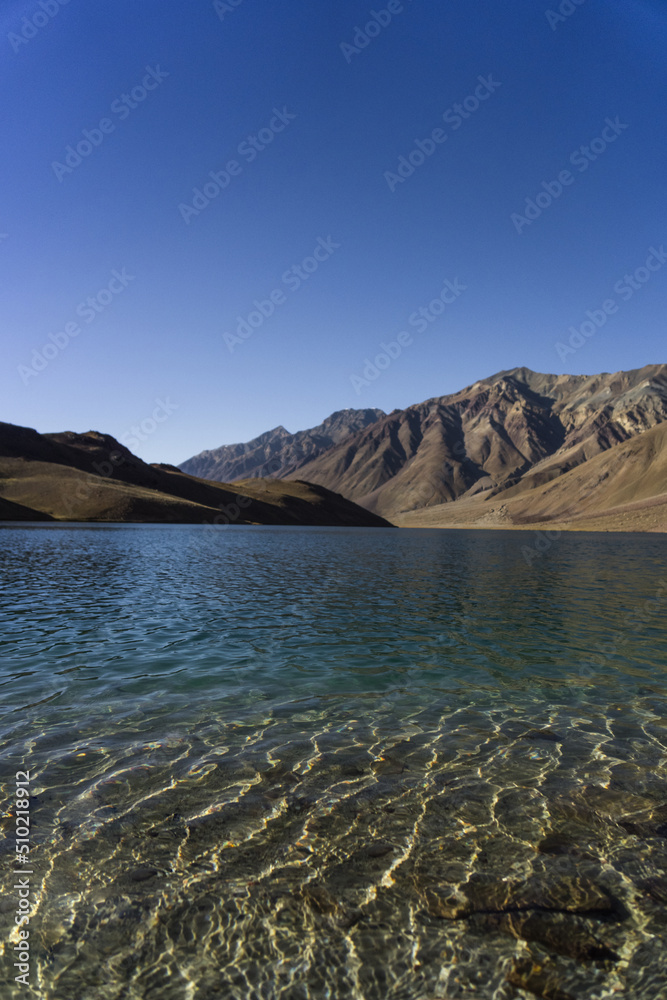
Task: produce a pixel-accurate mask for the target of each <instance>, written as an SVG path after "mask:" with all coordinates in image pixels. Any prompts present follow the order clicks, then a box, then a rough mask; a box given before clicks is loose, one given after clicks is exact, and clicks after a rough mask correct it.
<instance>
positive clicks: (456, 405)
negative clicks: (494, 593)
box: [225, 365, 667, 528]
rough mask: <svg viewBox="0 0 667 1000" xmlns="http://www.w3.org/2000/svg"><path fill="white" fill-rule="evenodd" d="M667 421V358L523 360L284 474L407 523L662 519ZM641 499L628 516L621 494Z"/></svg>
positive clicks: (234, 471) (395, 415) (379, 423)
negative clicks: (556, 369)
mask: <svg viewBox="0 0 667 1000" xmlns="http://www.w3.org/2000/svg"><path fill="white" fill-rule="evenodd" d="M352 412H354V411H352ZM375 412H377V411H375ZM664 421H667V365H647V366H646V367H644V368H640V369H637V370H634V371H628V372H617V373H615V374H609V373H604V374H600V375H546V374H540V373H538V372H533V371H531V370H530V369H528V368H514V369H511V370H508V371H503V372H500V373H498V374H497V375H493V376H491V377H490V378H485V379H481V380H480V381H479V382H476V383H475V384H474V385H471V386H467V387H466V388H465V389H462V390H461V391H459V392H456V393H453V394H451V395H448V396H440V397H436V398H434V399H429V400H427V401H426V402H424V403H419V404H417V405H415V406H410V407H408V408H407V409H406V410H395V411H394V412H392V413H390V414H388V415H385V416H380V417H379V418H378V419H375V420H374V421H372V422H371V423H369V424H368V426H365V427H363V428H362V429H360V430H359V431H358V432H357V433H355V434H352V435H350V436H347V437H346V438H345V439H344V440H342V441H340V442H339V443H338V444H334V445H333V446H331V447H329V448H328V449H327V450H325V451H324V452H323V453H321V454H319V455H317V456H316V457H315V458H313V459H311V460H309V461H304V462H301V463H300V464H299V463H298V460H295V463H296V464H295V465H294V469H293V470H292V467H290V469H289V470H287V471H285V470H284V469H283V470H280V471H278V473H277V474H278V475H279V476H288V475H293V474H294V472H295V471H296V470H298V475H299V477H300V478H302V479H305V480H307V481H308V482H313V483H319V484H321V485H323V486H326V487H327V488H329V489H332V490H336V491H337V492H340V493H342V494H343V495H344V496H346V497H348V498H349V499H351V500H354V501H355V502H356V503H359V504H362V505H363V506H364V507H367V508H368V509H369V510H373V511H375V512H376V513H379V514H382V515H383V516H385V517H387V518H389V519H390V520H392V521H394V522H396V523H398V524H404V525H408V524H415V525H417V524H424V525H426V524H428V525H433V526H435V525H443V526H444V525H456V524H462V523H466V524H475V525H486V524H488V525H489V526H490V525H492V524H504V525H507V526H513V525H516V526H519V525H525V524H527V523H533V522H535V523H539V522H540V521H541V520H549V519H553V518H555V517H559V518H561V519H562V518H564V517H567V518H568V519H570V518H572V517H574V518H577V517H579V516H580V515H581V516H583V515H585V517H586V518H590V517H593V516H595V517H598V518H599V516H600V515H601V513H602V512H604V511H608V510H609V511H611V510H613V511H615V513H614V514H613V515H610V516H612V519H613V518H615V520H614V521H613V524H611V522H610V524H611V526H615V527H618V526H627V527H629V528H631V527H633V526H635V525H637V526H644V527H647V526H648V527H651V526H652V527H660V525H661V524H662V523H663V518H664V513H661V510H662V501H661V500H660V496H661V494H664V493H665V491H667V481H666V478H665V465H664V447H663V443H664V434H663V429H664V428H663V429H660V430H658V429H656V431H655V433H654V434H652V435H651V434H650V433H649V432H651V430H652V429H653V428H658V427H659V426H660V425H663V422H664ZM302 433H308V432H302ZM258 440H259V439H258ZM236 447H243V446H236ZM596 456H600V460H599V462H597V463H596V462H594V460H595V458H596ZM225 469H226V475H227V476H228V478H229V479H234V478H236V477H237V476H240V475H243V474H244V473H243V472H242V467H241V466H240V465H238V466H237V465H234V463H233V461H231V456H230V455H227V464H226V465H225ZM639 469H641V474H639V472H638V470H639ZM573 470H579V471H578V473H577V474H576V475H575V474H574V472H573ZM629 470H633V471H632V472H631V471H629ZM556 482H558V485H556ZM519 497H521V498H523V499H522V500H521V502H519V500H518V498H519ZM633 503H634V504H639V505H640V506H641V508H642V509H644V506H645V505H646V504H647V503H650V509H651V510H652V513H651V514H650V515H649V514H648V513H647V514H646V515H645V517H644V515H642V516H640V515H639V513H638V509H637V508H635V509H634V510H633V511H632V512H629V511H628V512H626V513H625V514H624V515H623V516H621V514H620V512H619V511H618V510H617V508H618V507H619V505H625V504H633ZM648 509H649V508H647V510H648ZM642 518H643V520H642ZM640 522H641V524H640ZM577 523H580V522H577ZM581 523H583V522H581ZM595 526H606V525H603V524H602V522H600V521H599V520H598V521H597V522H596V525H595ZM666 527H667V525H666Z"/></svg>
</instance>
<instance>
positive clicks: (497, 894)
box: [417, 875, 626, 920]
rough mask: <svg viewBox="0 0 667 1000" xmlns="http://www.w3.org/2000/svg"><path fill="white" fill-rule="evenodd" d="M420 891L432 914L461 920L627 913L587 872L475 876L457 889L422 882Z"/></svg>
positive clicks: (418, 887) (611, 915) (621, 915)
mask: <svg viewBox="0 0 667 1000" xmlns="http://www.w3.org/2000/svg"><path fill="white" fill-rule="evenodd" d="M417 891H418V892H419V894H420V895H421V897H422V899H423V900H424V902H425V903H426V908H427V910H428V912H429V913H430V914H431V916H434V917H442V918H444V919H446V920H460V919H461V918H463V917H468V916H471V915H472V914H473V913H509V912H516V911H523V910H550V911H552V912H556V913H579V914H591V915H595V916H598V917H615V918H620V919H623V918H624V917H625V916H626V912H625V908H624V907H623V904H622V903H621V902H620V901H619V900H617V899H616V898H615V897H614V896H613V895H612V894H611V893H610V892H609V891H608V890H607V889H605V888H604V887H603V886H600V885H598V884H597V883H596V882H594V881H593V880H592V879H590V878H588V877H587V876H585V875H558V876H546V875H544V876H543V875H535V876H533V877H532V878H528V879H525V880H524V881H521V882H517V881H510V880H503V879H474V880H472V879H471V881H470V882H467V883H465V884H463V885H461V886H459V887H458V888H457V889H454V888H453V887H451V886H439V885H424V884H423V881H422V884H421V885H418V886H417Z"/></svg>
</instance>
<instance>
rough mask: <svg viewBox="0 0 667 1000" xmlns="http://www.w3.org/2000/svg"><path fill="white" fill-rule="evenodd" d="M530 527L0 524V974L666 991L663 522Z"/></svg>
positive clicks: (329, 997) (197, 992) (5, 979)
mask: <svg viewBox="0 0 667 1000" xmlns="http://www.w3.org/2000/svg"><path fill="white" fill-rule="evenodd" d="M536 537H537V536H535V535H534V534H532V533H524V532H511V531H505V532H502V531H497V532H495V531H494V532H486V531H484V532H482V531H480V532H462V531H407V530H406V531H395V530H389V529H387V530H382V529H380V530H378V529H375V530H363V529H317V528H309V529H291V528H230V529H224V528H221V529H219V530H218V529H210V528H205V527H198V526H196V527H195V526H192V527H191V526H179V527H158V526H90V525H82V526H66V527H65V526H60V527H23V526H11V527H4V528H0V570H1V573H2V580H3V596H2V604H1V610H0V624H1V627H0V637H1V639H0V643H1V653H2V656H1V661H2V666H1V667H0V693H1V702H0V753H1V759H2V768H1V769H0V776H1V778H2V783H1V784H0V815H1V816H2V826H3V830H2V840H1V841H0V852H1V853H3V859H2V866H1V868H0V874H1V878H2V890H3V895H2V900H1V901H0V941H1V947H2V948H3V954H2V955H0V993H1V995H2V996H3V997H5V996H7V997H14V996H16V997H18V996H30V995H32V996H39V997H40V998H45V1000H52V998H58V1000H60V998H63V1000H65V998H67V1000H139V998H150V1000H153V998H155V1000H172V998H173V1000H177V998H178V1000H181V998H183V1000H213V998H225V1000H226V998H230V1000H273V998H276V1000H277V998H281V1000H306V998H317V1000H320V998H322V1000H343V998H345V1000H346V998H350V1000H436V998H445V997H446V998H451V1000H454V998H466V1000H467V998H472V997H478V998H483V1000H487V998H488V1000H491V998H494V1000H506V998H507V1000H509V998H511V997H521V998H529V997H534V996H543V997H548V998H550V1000H558V998H559V997H560V998H565V997H568V996H569V997H574V998H577V1000H578V998H586V1000H589V998H594V997H600V998H602V997H608V996H616V997H619V996H620V997H632V998H637V1000H655V998H656V997H660V996H667V974H666V973H665V968H667V940H666V939H667V680H666V671H665V667H666V666H667V625H666V624H665V614H664V612H665V607H666V606H667V567H665V556H667V538H665V537H663V536H659V535H653V536H645V535H644V536H641V535H639V536H631V535H593V534H571V535H564V536H561V537H560V538H556V539H553V540H552V541H551V542H548V541H546V540H545V539H544V536H542V538H541V541H540V545H541V547H543V548H544V549H545V551H543V552H541V553H539V554H537V553H536V551H535V549H534V546H535V541H536ZM28 769H29V770H30V772H31V776H32V782H31V794H32V796H33V798H32V801H31V812H30V816H31V823H32V834H31V854H30V861H31V863H32V868H31V870H32V871H33V872H34V874H33V875H32V876H31V891H34V892H35V895H34V896H33V897H32V898H31V905H32V910H31V915H30V923H29V928H30V935H31V936H30V943H31V959H30V982H31V987H30V988H29V989H26V988H25V987H24V986H23V985H21V984H16V983H14V978H13V977H14V975H15V974H16V972H15V970H14V969H13V968H12V963H13V961H14V958H13V957H11V956H12V955H13V952H12V948H13V945H14V943H15V942H16V928H15V920H14V915H15V911H16V904H17V900H16V890H15V889H14V888H13V886H14V884H15V878H16V877H15V876H14V875H13V874H12V872H13V871H14V869H15V868H16V863H15V862H14V858H15V843H14V833H15V816H14V815H13V811H14V802H15V799H14V787H15V786H14V775H15V773H16V772H17V771H19V770H28Z"/></svg>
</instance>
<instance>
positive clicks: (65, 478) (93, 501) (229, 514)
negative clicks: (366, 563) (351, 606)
mask: <svg viewBox="0 0 667 1000" xmlns="http://www.w3.org/2000/svg"><path fill="white" fill-rule="evenodd" d="M252 483H253V484H254V486H253V489H252V490H250V489H249V490H248V491H244V490H243V489H242V488H241V486H240V485H238V484H228V483H212V482H207V481H206V480H203V479H196V478H195V477H193V476H188V475H185V473H182V472H180V471H179V470H177V469H175V468H174V467H173V466H161V465H147V464H146V463H145V462H142V461H141V459H139V458H137V457H136V456H135V455H133V454H132V453H131V452H130V451H128V449H127V448H125V447H123V446H122V445H120V444H119V443H118V442H117V441H116V440H115V439H114V438H113V437H110V436H109V435H105V434H99V433H98V432H96V431H89V432H88V433H87V434H74V433H72V432H69V431H68V432H66V433H63V434H38V433H37V432H36V431H34V430H31V429H30V428H26V427H16V426H14V425H13V424H0V501H2V506H1V507H0V515H2V518H3V519H4V520H19V519H21V520H44V519H46V520H48V519H50V518H53V519H55V520H59V521H108V522H109V521H128V522H151V523H155V522H157V523H176V524H178V523H183V524H201V523H209V524H211V523H216V524H227V523H232V524H282V525H332V526H337V525H354V526H362V527H387V526H388V522H387V521H385V520H384V519H383V518H381V517H378V516H377V515H374V514H372V513H371V512H370V511H368V510H365V509H364V508H362V507H358V506H357V505H356V504H354V503H352V502H351V501H349V500H346V499H344V498H343V497H341V496H339V495H337V494H335V493H332V492H330V491H328V490H326V489H323V488H322V487H314V488H311V487H310V486H309V485H308V484H306V483H301V484H299V483H296V484H295V483H285V484H282V483H279V482H278V483H276V484H271V485H270V486H267V487H266V488H265V489H262V488H261V485H262V481H261V480H252ZM26 511H27V512H28V513H27V514H26ZM33 513H34V516H33Z"/></svg>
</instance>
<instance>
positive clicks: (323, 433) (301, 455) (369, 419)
mask: <svg viewBox="0 0 667 1000" xmlns="http://www.w3.org/2000/svg"><path fill="white" fill-rule="evenodd" d="M384 416H385V413H384V411H383V410H377V409H365V410H338V411H337V412H336V413H332V414H331V416H330V417H327V419H326V420H324V421H323V422H322V423H321V424H319V426H318V427H312V428H310V429H309V430H305V431H298V432H297V433H296V434H290V432H289V431H287V430H286V429H285V428H284V427H282V426H279V427H274V428H273V430H270V431H266V432H265V433H264V434H260V436H259V437H256V438H254V439H253V440H252V441H248V442H246V443H245V444H230V445H222V447H220V448H214V449H213V450H211V451H202V452H200V454H199V455H195V456H194V457H193V458H189V459H188V460H187V461H186V462H183V463H182V465H181V466H180V468H181V470H182V471H183V472H187V473H188V475H191V476H200V477H202V478H204V479H216V480H219V481H221V482H230V481H231V480H234V479H248V478H254V477H256V476H261V477H267V476H273V477H276V478H280V479H286V478H287V477H288V476H291V475H292V474H293V473H295V472H296V471H297V470H298V469H299V468H301V466H302V465H304V464H305V463H306V462H309V461H311V460H313V459H315V458H317V457H318V456H319V455H321V454H323V452H325V451H327V450H328V449H329V448H331V447H333V446H335V445H337V444H339V443H340V442H341V441H344V440H345V439H346V438H349V437H351V436H354V435H355V434H357V433H358V432H359V431H361V430H363V429H364V428H365V427H368V426H369V424H372V423H374V422H375V421H377V420H379V419H380V418H381V417H384Z"/></svg>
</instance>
